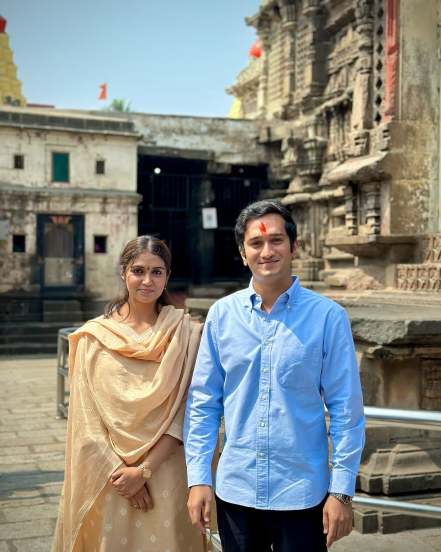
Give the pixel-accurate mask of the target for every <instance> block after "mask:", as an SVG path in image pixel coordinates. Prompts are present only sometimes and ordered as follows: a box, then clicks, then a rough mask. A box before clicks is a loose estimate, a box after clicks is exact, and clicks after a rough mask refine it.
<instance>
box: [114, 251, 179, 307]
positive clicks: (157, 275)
mask: <svg viewBox="0 0 441 552" xmlns="http://www.w3.org/2000/svg"><path fill="white" fill-rule="evenodd" d="M123 278H124V281H125V283H126V286H127V291H128V292H129V301H131V302H133V301H137V302H139V303H156V301H157V300H158V299H159V297H160V296H161V294H162V292H163V291H164V288H165V286H166V284H167V279H168V275H167V269H166V267H165V263H164V261H163V260H162V259H161V257H158V256H157V255H153V254H152V253H147V252H145V253H141V254H140V255H138V256H137V257H136V258H135V260H134V261H133V263H132V264H131V265H129V267H128V268H127V271H126V273H125V274H124V276H123Z"/></svg>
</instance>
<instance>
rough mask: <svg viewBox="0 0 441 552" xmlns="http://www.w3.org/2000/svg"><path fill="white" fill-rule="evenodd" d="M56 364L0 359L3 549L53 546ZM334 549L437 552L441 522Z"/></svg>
mask: <svg viewBox="0 0 441 552" xmlns="http://www.w3.org/2000/svg"><path fill="white" fill-rule="evenodd" d="M55 365H56V360H55V357H38V356H32V357H17V358H9V359H6V358H3V359H1V360H0V552H49V551H50V545H51V540H52V534H53V531H54V527H55V521H56V516H57V509H58V500H59V494H60V491H61V485H62V479H63V456H64V439H65V428H66V421H65V420H59V419H56V417H55V394H56V392H55V389H56V386H55ZM332 550H333V552H353V551H354V550H357V552H398V551H399V552H436V551H439V550H441V528H436V529H424V530H418V531H404V532H401V533H397V534H394V535H381V534H372V535H360V534H359V533H357V532H355V531H354V532H353V533H352V534H351V535H350V536H349V537H347V538H346V539H344V540H342V541H340V542H338V543H337V544H335V545H334V546H333V547H332ZM180 552H186V551H185V550H182V551H180Z"/></svg>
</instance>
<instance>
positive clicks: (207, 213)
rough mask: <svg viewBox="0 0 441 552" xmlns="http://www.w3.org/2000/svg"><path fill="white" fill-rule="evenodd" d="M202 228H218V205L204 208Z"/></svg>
mask: <svg viewBox="0 0 441 552" xmlns="http://www.w3.org/2000/svg"><path fill="white" fill-rule="evenodd" d="M202 228H203V229H204V230H213V229H215V228H217V209H216V207H203V208H202Z"/></svg>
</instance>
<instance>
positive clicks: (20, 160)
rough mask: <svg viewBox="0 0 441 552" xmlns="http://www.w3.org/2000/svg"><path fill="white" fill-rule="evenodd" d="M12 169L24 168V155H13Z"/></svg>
mask: <svg viewBox="0 0 441 552" xmlns="http://www.w3.org/2000/svg"><path fill="white" fill-rule="evenodd" d="M14 169H24V155H21V154H19V153H17V154H16V155H14Z"/></svg>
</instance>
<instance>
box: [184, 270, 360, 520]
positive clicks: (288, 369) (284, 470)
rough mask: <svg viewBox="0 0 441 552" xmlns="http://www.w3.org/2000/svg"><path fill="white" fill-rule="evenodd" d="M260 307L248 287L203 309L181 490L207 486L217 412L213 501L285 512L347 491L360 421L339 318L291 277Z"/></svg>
mask: <svg viewBox="0 0 441 552" xmlns="http://www.w3.org/2000/svg"><path fill="white" fill-rule="evenodd" d="M261 306H262V301H261V298H260V297H259V296H258V295H257V294H256V292H255V291H254V288H253V286H252V282H251V283H250V286H249V287H248V288H247V289H245V290H241V291H238V292H236V293H233V294H232V295H229V296H228V297H224V298H223V299H220V300H219V301H217V302H216V303H215V304H214V305H213V306H212V307H211V309H210V311H209V312H208V316H207V320H206V323H205V327H204V331H203V335H202V342H201V346H200V349H199V353H198V357H197V361H196V367H195V371H194V376H193V380H192V383H191V386H190V391H189V396H188V401H187V410H186V416H185V423H184V443H185V452H186V459H187V473H188V485H189V487H191V486H193V485H198V484H205V485H211V484H212V478H211V460H212V456H213V452H214V449H215V445H216V441H217V436H218V429H219V424H220V421H221V417H222V415H223V416H224V423H225V444H224V448H223V451H222V454H221V457H220V461H219V465H218V468H217V474H216V494H217V495H218V496H219V498H221V499H222V500H225V501H226V502H231V503H234V504H240V505H243V506H249V507H253V508H259V509H269V510H294V509H303V508H310V507H312V506H315V505H317V504H319V503H320V502H321V501H322V500H323V498H324V496H325V495H326V492H327V491H330V492H338V493H343V494H347V495H353V494H354V491H355V480H356V476H357V472H358V469H359V464H360V457H361V452H362V449H363V445H364V415H363V403H362V393H361V386H360V377H359V373H358V367H357V362H356V358H355V351H354V344H353V340H352V334H351V328H350V324H349V321H348V318H347V315H346V312H345V310H344V309H343V308H342V307H340V306H339V305H338V304H337V303H334V302H333V301H331V300H330V299H327V298H325V297H323V296H321V295H319V294H317V293H314V292H312V291H310V290H307V289H305V288H302V287H301V285H300V283H299V280H298V279H297V278H296V279H294V281H293V284H292V285H291V287H290V288H289V289H288V290H287V291H286V292H285V293H282V295H280V296H279V297H278V299H277V301H276V302H275V303H274V306H273V308H272V310H271V312H270V313H266V312H265V311H263V310H262V308H261ZM325 405H326V407H327V409H328V411H329V416H330V430H329V433H330V436H331V442H332V456H331V467H330V466H329V458H328V432H327V428H326V423H325Z"/></svg>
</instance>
